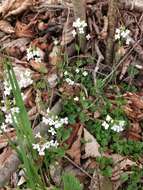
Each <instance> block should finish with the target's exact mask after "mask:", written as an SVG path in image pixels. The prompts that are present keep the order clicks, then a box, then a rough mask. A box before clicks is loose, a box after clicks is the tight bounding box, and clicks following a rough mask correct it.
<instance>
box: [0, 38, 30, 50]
mask: <svg viewBox="0 0 143 190" xmlns="http://www.w3.org/2000/svg"><path fill="white" fill-rule="evenodd" d="M29 42H30V39H29V38H19V39H16V40H13V41H10V42H4V43H2V48H3V49H5V48H10V47H17V48H19V49H22V50H23V51H24V50H26V48H27V47H26V45H27V44H28V43H29Z"/></svg>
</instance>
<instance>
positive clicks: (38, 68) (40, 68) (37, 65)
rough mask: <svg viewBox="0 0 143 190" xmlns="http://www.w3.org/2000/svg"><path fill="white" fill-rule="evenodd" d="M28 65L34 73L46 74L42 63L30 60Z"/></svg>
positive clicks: (46, 70)
mask: <svg viewBox="0 0 143 190" xmlns="http://www.w3.org/2000/svg"><path fill="white" fill-rule="evenodd" d="M30 65H31V67H32V68H33V69H34V70H35V71H38V72H39V73H47V72H48V69H47V67H46V65H45V64H44V63H43V62H36V61H34V60H30Z"/></svg>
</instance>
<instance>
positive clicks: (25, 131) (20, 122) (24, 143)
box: [5, 61, 45, 190]
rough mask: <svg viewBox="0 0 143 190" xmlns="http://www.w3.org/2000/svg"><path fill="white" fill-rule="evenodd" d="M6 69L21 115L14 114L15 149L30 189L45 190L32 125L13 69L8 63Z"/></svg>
mask: <svg viewBox="0 0 143 190" xmlns="http://www.w3.org/2000/svg"><path fill="white" fill-rule="evenodd" d="M5 67H6V72H7V76H8V79H9V81H10V85H11V88H12V93H13V97H14V99H15V104H16V106H17V107H18V108H19V113H17V114H13V113H12V119H13V125H14V127H15V129H16V134H17V144H18V147H15V149H16V151H17V153H18V155H19V158H20V160H21V162H22V164H23V168H24V172H25V174H26V178H27V185H28V187H30V188H31V189H33V190H38V189H39V188H41V189H43V190H44V189H45V187H44V184H43V182H42V179H41V177H40V175H39V174H38V171H39V169H40V168H39V166H37V165H35V160H36V158H37V156H36V154H35V152H34V150H33V148H32V143H34V142H35V139H34V136H33V132H32V128H31V123H30V121H29V118H28V115H27V111H26V109H25V106H24V103H23V99H22V96H21V92H20V89H19V86H18V83H17V80H16V77H15V74H14V71H13V68H12V66H11V64H10V63H9V62H7V61H6V62H5Z"/></svg>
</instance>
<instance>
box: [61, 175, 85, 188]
mask: <svg viewBox="0 0 143 190" xmlns="http://www.w3.org/2000/svg"><path fill="white" fill-rule="evenodd" d="M62 178H63V186H64V190H73V189H74V190H83V187H82V186H81V184H80V182H79V181H78V180H77V179H76V177H74V176H73V175H72V174H70V173H64V175H63V177H62Z"/></svg>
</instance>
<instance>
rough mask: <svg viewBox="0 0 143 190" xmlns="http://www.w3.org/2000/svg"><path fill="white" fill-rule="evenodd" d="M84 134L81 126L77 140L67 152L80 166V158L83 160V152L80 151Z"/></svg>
mask: <svg viewBox="0 0 143 190" xmlns="http://www.w3.org/2000/svg"><path fill="white" fill-rule="evenodd" d="M82 132H83V126H82V125H81V126H80V128H79V130H78V134H77V139H76V140H75V142H74V143H73V145H72V146H71V148H70V149H69V150H67V152H66V153H67V154H68V155H69V156H70V157H71V158H72V159H73V160H74V162H75V163H76V164H78V165H80V158H81V150H80V148H81V142H80V141H81V135H82Z"/></svg>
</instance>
